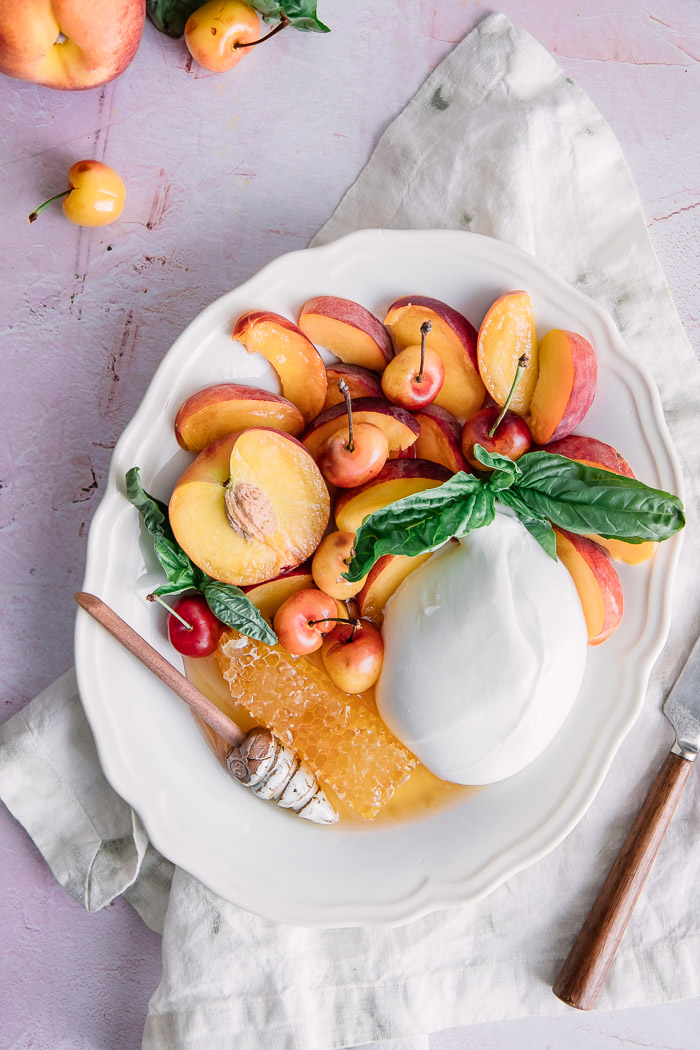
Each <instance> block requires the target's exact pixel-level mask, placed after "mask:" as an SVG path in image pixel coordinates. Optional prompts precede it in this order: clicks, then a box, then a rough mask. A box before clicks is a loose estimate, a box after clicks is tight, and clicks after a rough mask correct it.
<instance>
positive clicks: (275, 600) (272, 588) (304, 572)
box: [243, 562, 314, 623]
mask: <svg viewBox="0 0 700 1050" xmlns="http://www.w3.org/2000/svg"><path fill="white" fill-rule="evenodd" d="M313 585H314V580H313V576H312V575H311V563H310V562H306V563H305V564H304V565H299V566H298V567H297V568H296V569H291V570H290V571H289V572H285V573H283V574H282V575H281V576H275V578H274V579H272V580H266V581H265V583H256V584H254V585H253V586H252V587H244V588H243V590H244V591H245V593H246V594H247V595H248V597H249V598H250V600H251V602H252V603H253V605H255V606H256V607H257V608H258V609H259V610H260V612H261V613H262V614H263V616H264V617H265V619H266V620H267V621H268V622H269V623H272V620H273V618H274V615H275V613H276V612H277V610H278V609H279V607H280V605H282V604H283V603H284V602H286V600H287V598H291V596H292V595H293V594H296V592H297V591H303V590H305V589H306V588H307V587H313Z"/></svg>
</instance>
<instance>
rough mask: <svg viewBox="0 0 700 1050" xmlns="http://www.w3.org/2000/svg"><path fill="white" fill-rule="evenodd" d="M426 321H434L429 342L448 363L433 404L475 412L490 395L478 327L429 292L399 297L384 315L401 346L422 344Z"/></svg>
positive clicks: (457, 412) (469, 413) (460, 413)
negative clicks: (481, 371) (478, 348)
mask: <svg viewBox="0 0 700 1050" xmlns="http://www.w3.org/2000/svg"><path fill="white" fill-rule="evenodd" d="M424 321H430V323H431V325H432V328H431V330H430V332H429V333H428V336H427V338H426V340H425V345H426V346H429V347H430V348H431V350H435V352H436V353H437V354H439V355H440V357H441V358H442V363H443V364H444V366H445V382H444V383H443V386H442V390H441V391H440V393H439V394H438V395H437V397H436V398H435V401H434V402H433V404H435V405H438V406H440V407H441V408H444V409H446V410H447V411H448V412H451V413H452V415H453V416H458V417H460V418H465V417H466V416H472V415H473V414H474V413H475V412H476V411H477V409H479V408H481V406H482V404H483V403H484V398H485V396H486V390H485V389H484V384H483V382H482V380H481V377H480V376H479V369H478V364H477V352H476V339H477V333H476V329H475V328H474V326H473V325H471V324H470V323H469V321H468V320H467V319H466V317H463V316H462V314H460V313H459V312H458V311H457V310H453V309H452V307H451V306H448V305H447V303H442V302H440V300H439V299H431V298H430V297H429V296H425V295H413V296H410V295H408V296H404V297H403V298H401V299H397V300H396V302H394V303H392V304H391V306H390V307H389V311H388V313H387V315H386V317H385V318H384V324H385V325H386V326H387V327H388V328H390V329H391V332H392V334H393V336H394V341H395V342H396V345H397V347H398V348H399V349H401V350H403V349H404V347H406V346H415V345H420V339H421V333H420V326H421V325H422V324H423V322H424Z"/></svg>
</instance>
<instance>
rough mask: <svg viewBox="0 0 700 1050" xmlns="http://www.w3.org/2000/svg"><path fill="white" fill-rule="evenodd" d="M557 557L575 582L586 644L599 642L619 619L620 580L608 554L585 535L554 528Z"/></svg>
mask: <svg viewBox="0 0 700 1050" xmlns="http://www.w3.org/2000/svg"><path fill="white" fill-rule="evenodd" d="M554 533H555V536H556V541H557V557H558V558H559V559H560V561H562V562H563V563H564V565H565V566H566V568H567V569H568V570H569V572H570V573H571V576H572V579H573V581H574V583H575V584H576V590H577V591H578V596H579V598H580V599H581V606H582V608H583V615H584V617H585V620H586V629H587V631H588V644H589V645H600V643H601V642H604V641H605V639H606V638H609V637H610V635H611V634H612V633H613V631H614V630H615V629H616V628H617V627H618V626H619V623H620V620H621V619H622V608H623V599H622V584H621V583H620V577H619V576H618V575H617V573H616V572H615V570H614V568H613V567H612V565H611V563H610V559H609V558H608V556H607V554H605V552H604V551H602V550H601V549H600V547H598V546H596V544H595V543H593V542H592V540H589V539H586V537H585V536H576V535H574V533H572V532H565V531H564V529H557V528H555V529H554Z"/></svg>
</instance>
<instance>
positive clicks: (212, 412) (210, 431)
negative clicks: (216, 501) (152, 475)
mask: <svg viewBox="0 0 700 1050" xmlns="http://www.w3.org/2000/svg"><path fill="white" fill-rule="evenodd" d="M250 427H271V428H272V429H273V430H284V431H285V432H286V433H287V434H294V435H297V434H301V432H302V430H303V429H304V417H303V416H302V414H301V412H300V411H299V409H298V408H297V407H296V405H293V404H292V402H291V401H287V399H286V398H284V397H280V395H279V394H271V393H270V392H269V390H261V389H259V388H258V387H253V386H244V385H243V384H241V383H217V384H216V385H215V386H208V387H206V388H205V389H204V390H200V391H198V392H197V393H196V394H193V395H192V397H188V398H187V400H186V401H184V402H183V403H182V405H181V406H180V408H179V410H178V413H177V416H176V417H175V438H176V440H177V443H178V445H179V446H180V448H184V449H185V450H186V451H188V452H201V451H202V449H204V448H206V447H207V445H211V443H212V442H213V441H218V440H219V438H222V437H226V435H227V434H234V433H238V432H240V431H241V430H248V429H249V428H250Z"/></svg>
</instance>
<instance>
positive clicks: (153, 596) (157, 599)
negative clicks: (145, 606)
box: [146, 594, 194, 631]
mask: <svg viewBox="0 0 700 1050" xmlns="http://www.w3.org/2000/svg"><path fill="white" fill-rule="evenodd" d="M146 601H147V602H158V604H159V605H162V606H163V608H164V609H167V610H168V612H169V613H170V615H171V616H174V617H175V619H176V620H179V621H180V623H181V624H182V626H183V627H186V628H187V630H188V631H193V630H194V627H193V626H192V624H191V623H188V622H187V620H186V619H185V618H184V616H180V613H177V612H175V610H174V609H173V608H172V607H171V606H170V605H168V603H167V602H164V601H163V599H162V598H161V596H160V595H159V594H147V595H146Z"/></svg>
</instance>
